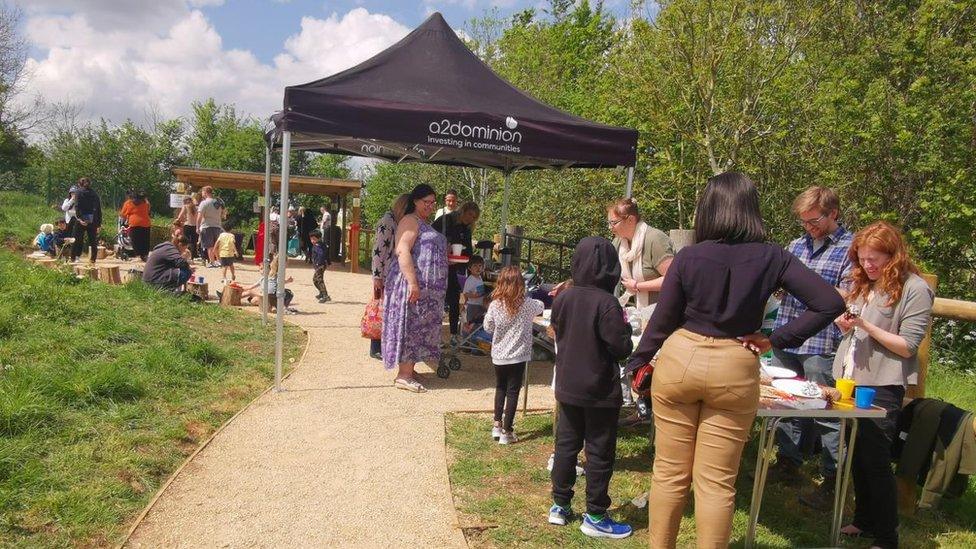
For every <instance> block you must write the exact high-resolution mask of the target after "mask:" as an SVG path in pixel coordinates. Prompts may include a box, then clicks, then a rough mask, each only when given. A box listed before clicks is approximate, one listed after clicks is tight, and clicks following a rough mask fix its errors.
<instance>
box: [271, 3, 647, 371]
mask: <svg viewBox="0 0 976 549" xmlns="http://www.w3.org/2000/svg"><path fill="white" fill-rule="evenodd" d="M266 137H267V140H268V150H267V154H266V164H267V167H266V173H265V194H266V195H270V193H271V191H270V189H271V149H272V148H275V147H279V146H280V147H281V149H282V159H281V172H282V173H281V208H282V210H281V211H284V208H286V207H287V202H288V179H289V160H288V159H289V153H290V151H291V149H293V148H294V149H299V150H306V151H315V152H322V153H333V154H345V155H354V156H367V157H372V158H380V159H384V160H391V161H393V162H426V163H434V164H448V165H453V166H472V167H477V168H492V169H497V170H501V171H502V172H504V174H505V195H504V200H503V202H502V215H501V234H502V235H503V239H504V235H505V227H506V222H507V219H508V194H509V188H508V180H509V176H510V175H511V174H512V173H513V172H515V171H517V170H524V169H544V168H555V169H559V168H611V167H616V166H626V167H629V168H630V169H629V170H628V178H627V195H628V196H630V190H631V178H632V176H633V166H634V164H635V162H636V157H637V131H636V130H631V129H628V128H617V127H614V126H607V125H605V124H599V123H596V122H591V121H589V120H585V119H583V118H580V117H578V116H574V115H572V114H569V113H566V112H563V111H561V110H559V109H555V108H553V107H550V106H549V105H546V104H545V103H542V102H540V101H537V100H535V99H533V98H531V97H529V96H528V95H526V94H525V93H523V92H521V91H519V90H518V89H517V88H515V87H514V86H512V85H511V84H509V83H508V82H505V81H504V80H502V79H501V78H499V77H498V75H496V74H495V73H494V72H492V70H491V69H490V68H488V66H487V65H485V64H484V62H482V61H481V59H479V58H478V56H477V55H475V54H474V53H472V52H471V50H469V49H468V48H467V46H465V45H464V43H463V42H462V41H461V39H459V38H458V37H457V35H456V34H454V31H453V30H451V27H449V26H448V25H447V22H446V21H444V18H443V17H442V16H441V14H439V13H435V14H433V15H431V16H430V17H429V18H428V19H427V20H426V21H424V23H423V24H422V25H420V26H419V27H417V28H416V29H414V30H413V32H411V33H410V34H408V35H407V36H406V37H404V38H403V40H400V41H399V42H397V43H396V44H394V45H392V46H390V47H389V48H387V49H386V50H384V51H382V52H380V53H379V54H377V55H375V56H374V57H373V58H371V59H369V60H367V61H365V62H363V63H361V64H359V65H357V66H355V67H353V68H351V69H349V70H346V71H343V72H340V73H339V74H336V75H333V76H330V77H328V78H324V79H322V80H316V81H315V82H309V83H308V84H302V85H300V86H289V87H287V88H285V101H284V110H282V111H281V112H279V113H277V114H275V115H274V116H272V117H271V120H270V124H269V128H268V130H267V134H266ZM268 215H269V214H268V209H265V223H266V224H268V223H270V222H269V218H268ZM268 234H269V233H268V232H266V233H265V240H266V242H265V245H266V247H265V249H269V248H268V247H267V244H268V243H267V239H268ZM285 235H286V231H281V232H280V234H279V236H278V239H279V240H278V247H279V249H281V250H284V249H286V246H287V243H286V238H285ZM503 242H504V240H503ZM277 260H278V293H277V300H278V303H282V302H283V300H284V295H285V294H284V291H285V271H286V269H287V262H286V261H285V254H279V256H278V259H277ZM264 274H265V280H267V276H268V266H267V264H265V267H264ZM266 288H267V287H265V293H267V289H266ZM263 307H264V310H265V311H267V303H266V302H265V303H264V304H263ZM282 314H283V313H282V308H281V307H278V308H277V315H276V316H277V318H276V334H275V387H280V384H281V357H282V346H283V341H284V339H283V338H284V335H283V334H284V332H283V330H284V324H283V323H284V320H283V316H282Z"/></svg>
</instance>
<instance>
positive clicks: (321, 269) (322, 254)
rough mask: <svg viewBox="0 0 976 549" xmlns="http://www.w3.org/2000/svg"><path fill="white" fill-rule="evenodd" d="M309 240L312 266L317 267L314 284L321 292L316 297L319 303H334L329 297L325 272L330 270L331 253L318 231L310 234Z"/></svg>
mask: <svg viewBox="0 0 976 549" xmlns="http://www.w3.org/2000/svg"><path fill="white" fill-rule="evenodd" d="M308 238H309V240H310V241H311V243H312V250H311V253H312V266H313V267H315V274H314V275H312V284H315V289H316V290H318V291H319V295H317V296H315V298H316V299H318V300H319V303H326V302H328V301H332V298H331V297H329V289H328V288H326V287H325V279H324V276H325V270H326V269H328V268H329V251H328V250H327V249H326V247H325V243H324V242H322V232H321V231H319V230H318V229H316V230H314V231H312V232H310V233H308Z"/></svg>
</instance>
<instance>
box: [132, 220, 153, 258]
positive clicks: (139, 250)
mask: <svg viewBox="0 0 976 549" xmlns="http://www.w3.org/2000/svg"><path fill="white" fill-rule="evenodd" d="M129 236H130V237H132V251H133V252H134V253H135V254H136V255H137V256H139V257H140V258H142V260H143V261H145V260H146V256H148V255H149V227H129Z"/></svg>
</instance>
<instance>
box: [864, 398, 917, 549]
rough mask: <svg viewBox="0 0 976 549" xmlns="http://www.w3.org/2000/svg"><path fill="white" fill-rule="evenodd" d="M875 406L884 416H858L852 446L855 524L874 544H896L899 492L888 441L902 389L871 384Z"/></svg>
mask: <svg viewBox="0 0 976 549" xmlns="http://www.w3.org/2000/svg"><path fill="white" fill-rule="evenodd" d="M874 389H875V391H877V393H876V394H875V397H874V405H875V406H880V407H882V408H884V409H885V410H888V415H887V417H885V418H884V419H859V420H857V421H858V429H857V444H856V446H855V447H854V463H853V465H852V473H853V475H854V526H857V527H858V528H860V529H861V530H864V531H866V532H868V533H869V534H870V535H873V536H874V544H875V545H877V546H879V547H884V548H885V549H888V548H893V547H898V492H897V488H896V487H895V474H894V472H892V469H891V443H892V442H893V441H894V440H895V437H896V436H897V428H896V424H897V423H898V415H899V413H900V411H901V404H902V400H903V399H904V398H905V388H904V387H902V386H900V385H887V386H882V387H874Z"/></svg>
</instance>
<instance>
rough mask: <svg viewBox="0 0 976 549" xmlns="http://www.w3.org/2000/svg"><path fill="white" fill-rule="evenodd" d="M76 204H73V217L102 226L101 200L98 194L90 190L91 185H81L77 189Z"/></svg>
mask: <svg viewBox="0 0 976 549" xmlns="http://www.w3.org/2000/svg"><path fill="white" fill-rule="evenodd" d="M76 196H77V197H78V198H77V200H78V202H77V205H76V206H75V217H77V218H78V219H84V220H88V219H89V218H90V219H91V222H92V224H93V225H95V226H96V227H101V226H102V201H101V200H100V199H99V198H98V194H96V193H95V191H93V190H91V187H81V188H79V189H78V194H77V195H76Z"/></svg>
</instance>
